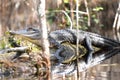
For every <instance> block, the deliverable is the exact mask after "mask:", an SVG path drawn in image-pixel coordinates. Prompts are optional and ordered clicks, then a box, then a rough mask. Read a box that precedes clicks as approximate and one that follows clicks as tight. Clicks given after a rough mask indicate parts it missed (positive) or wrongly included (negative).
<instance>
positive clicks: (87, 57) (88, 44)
mask: <svg viewBox="0 0 120 80" xmlns="http://www.w3.org/2000/svg"><path fill="white" fill-rule="evenodd" d="M85 48H86V49H87V53H86V54H85V62H86V63H90V62H91V61H92V55H93V52H94V50H93V47H92V41H91V39H90V37H89V36H86V37H85Z"/></svg>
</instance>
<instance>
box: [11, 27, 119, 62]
mask: <svg viewBox="0 0 120 80" xmlns="http://www.w3.org/2000/svg"><path fill="white" fill-rule="evenodd" d="M10 34H17V35H20V36H22V37H24V38H26V39H28V40H29V41H31V42H33V43H34V44H36V45H38V46H41V43H42V42H41V30H38V29H34V28H28V29H24V30H20V31H10ZM77 38H78V40H79V44H80V45H82V46H84V47H85V48H86V50H87V53H86V54H85V56H86V57H85V62H86V63H88V62H90V61H91V60H92V54H93V53H94V49H93V47H92V46H95V47H98V48H102V49H104V48H111V49H112V48H114V47H118V46H120V43H119V42H117V41H115V40H112V39H108V38H106V37H103V36H101V35H98V34H95V33H92V32H86V31H82V30H79V31H78V37H77V30H76V29H62V30H56V31H52V32H50V33H48V39H49V42H50V45H51V47H53V46H56V47H57V48H59V49H61V48H62V45H61V44H62V43H65V42H68V43H71V44H76V41H77ZM36 41H37V42H36ZM58 52H59V50H58V51H57V53H58ZM57 57H58V58H60V56H59V53H58V55H57Z"/></svg>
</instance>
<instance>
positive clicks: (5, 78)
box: [0, 71, 39, 80]
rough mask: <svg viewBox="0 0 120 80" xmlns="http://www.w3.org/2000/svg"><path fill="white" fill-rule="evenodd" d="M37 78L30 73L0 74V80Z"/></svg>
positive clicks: (31, 79) (32, 79) (7, 72)
mask: <svg viewBox="0 0 120 80" xmlns="http://www.w3.org/2000/svg"><path fill="white" fill-rule="evenodd" d="M38 79H39V78H38V77H37V76H35V75H32V74H30V73H14V74H12V73H9V71H6V72H5V73H0V80H38Z"/></svg>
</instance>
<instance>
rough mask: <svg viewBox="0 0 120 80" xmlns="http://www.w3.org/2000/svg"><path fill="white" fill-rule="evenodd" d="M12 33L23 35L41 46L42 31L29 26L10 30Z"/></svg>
mask: <svg viewBox="0 0 120 80" xmlns="http://www.w3.org/2000/svg"><path fill="white" fill-rule="evenodd" d="M9 33H10V34H11V35H16V36H21V37H22V38H24V39H26V40H28V41H30V42H32V43H34V44H36V45H38V46H41V34H40V31H39V30H37V29H33V28H28V29H24V30H18V31H9Z"/></svg>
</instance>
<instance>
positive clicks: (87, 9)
mask: <svg viewBox="0 0 120 80" xmlns="http://www.w3.org/2000/svg"><path fill="white" fill-rule="evenodd" d="M84 3H85V7H86V12H87V15H88V26H90V12H89V8H88V3H87V0H84Z"/></svg>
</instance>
